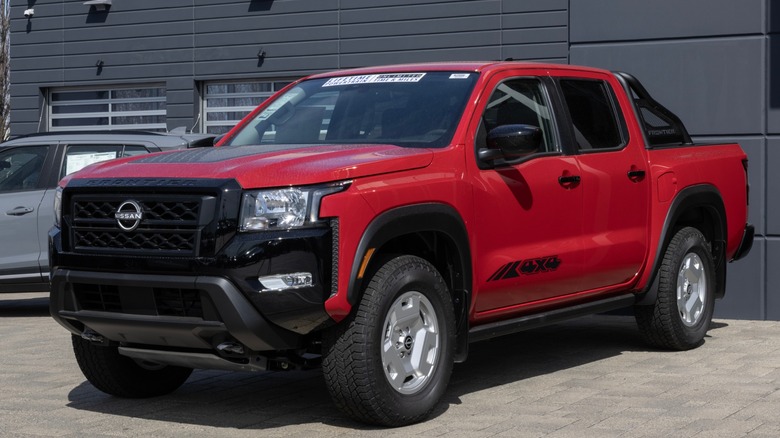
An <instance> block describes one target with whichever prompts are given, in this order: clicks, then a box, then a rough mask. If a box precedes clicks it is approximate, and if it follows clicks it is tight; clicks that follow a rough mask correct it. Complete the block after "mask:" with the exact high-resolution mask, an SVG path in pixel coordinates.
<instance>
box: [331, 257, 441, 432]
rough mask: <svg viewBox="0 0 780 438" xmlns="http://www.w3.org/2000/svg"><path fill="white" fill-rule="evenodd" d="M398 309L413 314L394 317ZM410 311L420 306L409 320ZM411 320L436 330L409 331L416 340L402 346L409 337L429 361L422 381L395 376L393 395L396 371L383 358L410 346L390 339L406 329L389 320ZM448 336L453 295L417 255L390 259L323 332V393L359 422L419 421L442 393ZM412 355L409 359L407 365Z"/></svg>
mask: <svg viewBox="0 0 780 438" xmlns="http://www.w3.org/2000/svg"><path fill="white" fill-rule="evenodd" d="M407 299H408V301H405V300H407ZM404 305H408V306H409V307H408V309H412V310H410V311H409V312H407V313H402V312H397V310H398V309H402V307H401V306H404ZM414 305H419V306H420V310H419V315H420V316H419V319H415V318H414V316H413V315H414V314H416V313H417V311H416V310H414V307H411V306H414ZM394 309H396V310H394ZM396 316H397V317H398V318H397V319H396ZM410 319H411V320H415V324H416V325H414V326H416V327H418V328H419V326H420V323H425V324H423V325H425V326H426V327H428V328H433V326H435V330H434V331H426V330H428V329H424V330H422V331H420V330H417V331H413V332H414V333H417V336H414V339H411V340H410V339H409V338H408V337H407V338H403V337H402V338H401V340H403V339H407V340H408V344H409V345H413V348H418V346H419V348H420V349H421V350H419V351H426V352H428V353H429V354H427V355H426V356H427V357H429V358H430V357H432V356H435V359H432V360H429V361H428V362H426V364H423V365H424V367H426V369H428V367H429V368H430V369H429V373H428V374H427V375H426V376H425V377H424V379H422V380H418V379H417V378H416V377H409V378H407V379H406V380H402V379H400V378H397V380H396V381H397V382H403V383H402V386H400V387H399V388H398V389H396V388H395V387H394V386H392V385H391V378H392V377H389V376H392V375H393V374H394V373H393V372H392V371H394V370H395V369H396V368H394V367H393V366H394V365H393V364H392V362H391V361H387V358H388V357H390V356H389V355H390V354H392V353H393V351H394V350H392V348H396V349H397V350H396V352H401V353H403V352H404V351H403V350H401V349H402V348H407V347H408V346H409V345H403V344H406V343H405V342H395V339H396V337H393V335H389V334H391V333H395V330H396V329H397V327H400V326H404V325H406V324H407V323H406V322H404V323H395V322H393V321H408V320H410ZM388 322H389V323H388ZM428 323H430V324H428ZM426 324H428V325H426ZM413 330H414V329H413ZM430 333H435V334H434V335H433V336H430ZM454 333H455V318H454V310H453V305H452V297H451V295H450V293H449V291H448V289H447V286H446V284H445V282H444V280H443V279H442V277H441V275H440V274H439V272H438V271H437V270H436V269H435V268H434V267H433V266H432V265H431V264H430V263H428V262H427V261H426V260H424V259H421V258H419V257H415V256H399V257H396V258H394V259H392V260H390V261H388V262H387V263H385V264H384V265H382V266H381V267H380V268H379V269H378V270H377V271H376V273H375V274H374V275H373V276H372V278H371V281H370V282H369V284H368V286H367V287H366V289H365V291H364V294H363V296H362V299H361V301H360V303H359V304H358V306H357V309H356V310H354V311H353V312H352V314H351V315H350V316H349V317H348V318H347V319H346V320H344V321H342V322H341V323H340V324H338V325H336V326H335V327H333V328H332V329H330V330H329V331H328V332H326V333H325V335H324V338H323V374H324V376H325V382H326V384H327V387H328V391H329V392H330V395H331V397H332V398H333V400H334V402H335V404H336V405H337V406H338V407H339V408H340V409H341V410H342V411H344V412H345V413H346V414H347V415H349V416H350V417H352V418H354V419H356V420H358V421H361V422H365V423H369V424H376V425H382V426H391V427H395V426H404V425H407V424H412V423H415V422H418V421H421V420H423V419H425V418H426V417H428V416H429V415H430V413H431V411H432V410H433V409H434V407H435V406H436V404H437V403H438V401H439V399H440V398H441V396H442V395H443V394H444V391H445V390H446V388H447V384H448V382H449V378H450V374H451V372H452V365H453V352H454V347H455V335H454ZM388 339H390V340H393V342H388V341H387V340H388ZM434 339H435V340H436V341H435V344H434ZM433 345H436V346H435V347H433ZM389 346H391V348H388V347H389ZM434 350H435V351H434ZM408 351H410V352H411V351H412V350H408ZM419 351H418V352H419ZM401 353H398V354H399V355H400V354H401ZM399 357H404V356H399ZM413 357H415V355H414V354H409V355H407V356H406V358H407V359H406V360H408V361H411V360H413V359H412V358H413ZM402 360H403V359H399V360H396V363H398V362H399V361H402ZM383 362H386V363H383ZM430 364H432V366H431V365H430ZM401 374H403V373H396V375H401ZM422 374H425V373H422ZM402 377H403V376H402ZM405 385H409V387H406V386H405Z"/></svg>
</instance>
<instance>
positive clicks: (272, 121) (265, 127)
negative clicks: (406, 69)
mask: <svg viewBox="0 0 780 438" xmlns="http://www.w3.org/2000/svg"><path fill="white" fill-rule="evenodd" d="M476 79H477V73H473V72H411V73H384V74H372V75H360V76H338V77H331V78H323V79H312V80H307V81H304V82H301V83H300V84H298V85H297V86H295V87H294V88H292V89H290V90H288V91H287V92H286V93H284V94H283V95H281V96H279V97H277V98H276V99H275V100H274V101H273V102H271V104H270V105H269V106H268V107H266V108H265V109H264V110H263V111H261V112H260V113H259V114H258V115H257V116H256V117H255V118H254V119H253V120H251V121H250V122H249V123H248V124H247V125H246V126H244V128H243V129H241V130H240V131H239V132H238V133H237V134H235V135H234V136H233V137H232V138H231V139H230V140H228V142H227V143H226V145H230V146H244V145H265V144H268V145H285V144H290V145H301V144H312V145H315V144H394V145H398V146H404V147H423V148H435V147H443V146H446V145H448V144H449V143H450V141H451V139H452V135H453V133H454V132H455V128H456V127H457V126H458V121H459V120H460V117H461V114H462V113H463V108H464V107H465V105H466V100H467V99H468V96H469V94H470V92H471V89H472V88H473V87H474V83H475V82H476ZM275 149H279V147H278V146H277V147H275Z"/></svg>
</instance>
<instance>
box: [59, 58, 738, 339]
mask: <svg viewBox="0 0 780 438" xmlns="http://www.w3.org/2000/svg"><path fill="white" fill-rule="evenodd" d="M418 71H455V72H472V73H477V74H479V78H478V79H477V81H476V84H475V86H474V88H473V91H472V93H471V96H470V97H469V100H468V103H467V104H466V107H465V110H464V111H463V114H462V116H461V117H460V123H459V125H458V127H457V129H456V130H455V133H454V135H453V138H452V141H451V144H450V145H449V146H446V147H443V148H440V149H414V148H402V147H398V146H392V145H322V146H314V147H310V148H305V149H297V150H288V151H284V152H267V153H264V152H263V150H262V146H258V154H257V155H252V156H245V157H242V158H236V159H231V160H226V161H219V162H200V163H197V162H196V163H186V164H175V163H159V164H150V163H137V162H136V161H138V160H139V159H138V158H130V159H125V160H119V161H114V162H106V163H102V164H98V165H94V166H92V167H89V168H87V169H85V170H83V171H82V172H79V173H77V174H74V175H73V176H71V177H69V178H79V179H83V178H118V177H119V178H122V177H128V178H129V177H133V178H138V177H141V178H161V177H166V178H194V177H198V178H204V177H205V178H231V179H235V180H236V181H238V182H239V184H240V185H241V186H242V187H244V188H246V189H254V188H266V187H281V186H296V185H309V184H319V183H327V182H333V181H347V180H349V181H351V182H352V183H351V185H350V186H349V188H348V189H347V190H345V191H343V192H340V193H336V194H332V195H329V196H326V197H325V198H324V199H323V200H322V205H321V209H320V216H321V217H338V218H339V227H340V228H339V230H340V231H339V242H338V245H339V258H338V263H339V278H338V290H337V291H334V293H333V294H332V295H331V297H330V298H329V299H327V300H326V302H325V309H326V311H327V312H328V313H329V315H330V316H331V318H333V319H334V320H336V321H340V320H342V319H343V318H344V317H346V316H347V315H348V314H349V312H350V311H351V310H352V305H351V304H350V302H349V301H348V299H347V290H348V288H349V285H350V281H351V280H352V279H351V278H350V276H351V272H352V270H353V266H356V265H358V264H360V263H361V261H362V258H363V256H364V254H363V253H358V247H359V244H360V241H361V238H362V237H363V236H364V233H365V232H366V229H367V228H368V227H369V225H370V224H371V223H372V221H373V220H375V218H376V217H377V216H378V215H380V214H382V213H384V212H388V211H390V210H392V209H394V208H397V207H401V206H407V205H413V204H419V203H439V204H443V205H447V206H450V207H452V208H454V209H455V210H456V211H457V212H459V214H460V219H461V220H462V222H463V223H464V224H465V227H466V231H467V233H468V238H469V246H470V248H461V250H464V251H469V252H470V255H471V266H469V267H468V268H469V269H471V271H472V272H471V273H472V274H473V275H472V278H473V282H472V284H471V285H470V292H471V307H470V309H469V319H470V322H471V324H472V325H479V324H482V323H485V322H489V321H494V320H497V319H501V318H507V317H512V316H517V315H521V314H524V313H529V312H533V311H537V310H543V309H548V308H554V307H561V306H565V305H568V304H572V303H578V302H582V301H584V300H589V299H597V298H601V297H606V296H609V295H614V294H616V293H620V292H624V291H642V290H643V289H644V288H645V286H646V285H647V284H648V283H649V281H650V278H651V275H653V272H652V269H651V268H652V266H653V265H654V263H655V262H656V260H655V258H656V254H657V253H658V248H659V245H661V244H662V242H661V240H662V237H663V236H662V233H663V226H664V222H665V220H666V217H667V214H668V212H669V208H670V206H671V205H672V203H673V202H674V199H675V197H676V196H677V195H678V194H679V193H680V192H681V191H682V190H684V189H685V188H686V187H691V186H695V185H701V184H709V185H711V186H713V187H715V188H716V189H717V191H718V192H719V193H720V195H721V196H722V199H723V203H724V205H725V208H726V214H727V221H726V222H727V245H726V252H727V259H730V257H731V256H732V255H733V254H734V253H735V251H736V250H737V247H738V246H739V244H740V241H741V238H742V233H743V231H744V229H745V224H746V219H747V207H746V193H745V187H746V175H745V171H744V169H743V167H742V160H743V159H745V154H744V152H743V151H742V150H741V149H740V147H739V146H738V145H722V146H690V147H669V148H658V149H646V148H645V144H644V140H643V134H642V131H641V129H640V126H639V123H638V122H637V120H636V116H635V112H634V110H633V107H632V103H631V102H630V100H629V97H628V96H627V95H626V93H625V91H624V90H623V88H622V87H621V86H620V84H619V83H618V81H617V80H616V79H615V77H614V75H612V74H611V73H609V72H606V71H603V70H598V69H591V68H585V67H573V66H562V65H554V64H533V63H478V62H473V63H436V64H410V65H401V66H390V67H373V68H363V69H355V70H348V71H340V72H334V73H327V74H323V75H317V76H315V77H317V78H326V77H336V76H347V75H358V74H360V75H367V74H374V73H389V72H418ZM508 77H553V78H554V77H575V78H588V79H601V80H605V81H607V83H609V84H610V85H611V86H612V88H613V90H614V93H615V97H616V100H617V105H618V107H619V108H618V110H619V111H621V112H622V114H623V116H624V118H625V128H626V134H627V138H626V144H625V147H623V148H622V149H620V150H615V151H600V152H597V153H580V154H577V153H571V152H568V153H566V152H565V151H567V150H568V151H571V148H569V146H571V145H562V147H563V151H564V152H562V153H561V154H559V155H553V156H539V157H533V158H530V159H528V160H526V161H521V162H519V163H516V164H514V165H511V166H507V167H502V168H499V169H481V168H480V167H479V166H478V163H477V159H476V153H475V150H474V144H475V138H476V135H477V127H478V126H479V123H480V118H481V115H482V112H483V110H484V108H485V106H486V102H485V101H486V100H487V98H488V97H489V96H490V94H491V92H492V91H493V88H494V87H495V86H496V84H497V83H499V82H500V81H501V80H502V79H504V78H508ZM293 86H295V84H291V85H290V87H293ZM288 89H289V87H288ZM282 92H284V90H283V91H282ZM277 96H278V94H277ZM273 100H274V99H273V98H271V99H268V100H267V101H266V102H264V103H263V104H262V105H261V106H260V107H258V108H257V109H256V110H255V111H253V112H252V113H251V114H249V115H248V116H247V117H246V118H245V119H244V120H243V121H242V122H240V123H239V124H238V125H237V126H236V127H235V128H234V129H233V130H231V131H230V132H229V133H228V134H227V135H226V137H225V139H223V141H222V143H225V142H226V141H227V140H228V139H230V138H231V137H232V136H233V135H235V134H236V133H237V132H238V131H240V130H241V129H242V128H243V127H244V126H245V125H246V124H247V123H249V121H251V120H252V119H254V118H255V116H256V115H257V114H258V113H259V112H261V111H262V110H263V109H264V108H266V107H267V106H268V105H270V104H271V103H272V102H273ZM557 123H562V121H561V120H558V121H557ZM173 153H176V152H173ZM637 170H641V171H644V172H645V174H644V176H643V177H642V178H638V179H631V178H629V176H628V175H627V173H628V172H629V171H637ZM570 175H576V176H580V177H581V182H580V183H579V184H576V185H574V186H570V187H564V186H562V185H561V184H560V183H559V182H558V177H559V176H570ZM66 183H67V179H66V180H64V181H63V184H66ZM545 257H556V258H557V260H559V262H560V263H559V264H556V263H552V264H551V265H550V266H553V265H555V267H554V269H552V268H550V269H543V270H542V271H544V272H543V273H535V274H532V275H523V274H518V275H517V276H514V275H506V273H503V275H499V274H500V272H499V271H501V268H502V267H504V266H509V268H507V269H515V270H516V269H520V267H521V266H522V262H524V261H528V260H531V261H532V262H533V263H537V262H539V261H540V260H541V261H542V262H539V263H544V262H543V261H544V260H553V259H545ZM514 262H520V263H519V264H517V265H516V266H515V267H512V265H511V263H514ZM529 266H530V265H529ZM507 272H508V271H507ZM494 277H501V279H500V280H499V281H496V280H491V279H494Z"/></svg>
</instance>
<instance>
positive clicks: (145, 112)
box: [49, 85, 167, 132]
mask: <svg viewBox="0 0 780 438" xmlns="http://www.w3.org/2000/svg"><path fill="white" fill-rule="evenodd" d="M117 129H132V130H144V131H161V132H165V131H166V130H167V126H166V123H165V87H163V86H161V85H143V86H129V87H114V88H54V89H51V90H49V131H80V130H100V131H110V130H117Z"/></svg>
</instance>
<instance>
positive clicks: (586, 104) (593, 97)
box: [560, 79, 623, 150]
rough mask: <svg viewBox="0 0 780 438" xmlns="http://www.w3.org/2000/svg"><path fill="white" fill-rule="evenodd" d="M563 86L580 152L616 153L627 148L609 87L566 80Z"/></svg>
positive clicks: (601, 83) (588, 82)
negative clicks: (606, 151)
mask: <svg viewBox="0 0 780 438" xmlns="http://www.w3.org/2000/svg"><path fill="white" fill-rule="evenodd" d="M560 84H561V91H562V92H563V98H564V100H565V101H566V106H567V107H568V108H569V116H570V117H571V121H572V125H573V127H574V137H575V139H576V141H577V148H578V149H580V150H590V149H613V148H618V147H620V146H622V145H623V136H622V135H621V132H620V124H619V123H618V120H617V115H616V112H615V107H614V105H613V100H612V93H611V91H610V88H609V87H608V86H607V84H606V83H604V82H603V81H596V80H575V79H563V80H561V81H560Z"/></svg>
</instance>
